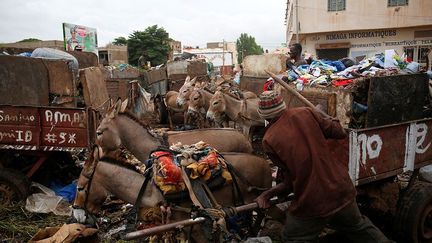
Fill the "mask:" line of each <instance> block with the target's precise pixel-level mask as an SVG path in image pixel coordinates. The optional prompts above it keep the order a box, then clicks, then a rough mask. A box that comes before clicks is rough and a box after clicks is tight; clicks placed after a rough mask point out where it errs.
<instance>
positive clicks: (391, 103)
mask: <svg viewBox="0 0 432 243" xmlns="http://www.w3.org/2000/svg"><path fill="white" fill-rule="evenodd" d="M428 82H429V80H428V78H427V76H426V74H410V75H396V76H387V77H374V78H371V79H370V85H369V95H368V97H369V98H368V112H367V118H366V127H374V126H382V125H386V124H394V123H400V122H404V121H410V120H417V119H421V118H423V117H424V114H423V109H424V106H426V105H428V104H429V89H428V84H429V83H428Z"/></svg>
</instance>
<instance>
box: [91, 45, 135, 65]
mask: <svg viewBox="0 0 432 243" xmlns="http://www.w3.org/2000/svg"><path fill="white" fill-rule="evenodd" d="M98 51H100V52H105V53H107V54H108V64H109V65H114V64H120V63H128V51H127V46H116V45H112V44H108V45H107V46H105V47H99V48H98Z"/></svg>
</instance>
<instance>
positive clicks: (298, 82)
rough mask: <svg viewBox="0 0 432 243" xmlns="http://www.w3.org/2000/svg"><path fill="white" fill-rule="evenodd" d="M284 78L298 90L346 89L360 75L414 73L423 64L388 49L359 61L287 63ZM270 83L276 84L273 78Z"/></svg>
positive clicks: (419, 69)
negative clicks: (295, 64)
mask: <svg viewBox="0 0 432 243" xmlns="http://www.w3.org/2000/svg"><path fill="white" fill-rule="evenodd" d="M287 67H288V70H287V73H286V75H284V76H285V77H284V79H285V81H287V82H288V83H293V84H294V85H295V86H296V88H297V90H303V88H304V87H313V86H317V87H334V88H344V87H347V86H348V85H350V84H352V83H353V82H354V81H355V80H356V79H358V78H368V77H377V76H391V75H399V74H414V73H419V72H420V71H421V67H420V64H419V63H417V62H409V61H408V59H407V58H406V56H405V55H402V56H399V55H398V54H397V53H396V51H395V50H386V51H385V52H384V53H381V54H377V55H375V56H373V57H370V58H365V59H363V60H362V61H360V62H357V61H356V60H355V59H353V58H344V59H341V60H337V61H329V60H313V61H312V62H311V63H310V64H305V65H301V66H298V67H295V66H293V65H290V63H287ZM268 82H269V83H268V84H267V86H269V85H271V84H272V83H274V81H273V80H272V79H271V78H270V79H269V80H268Z"/></svg>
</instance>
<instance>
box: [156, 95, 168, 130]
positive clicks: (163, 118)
mask: <svg viewBox="0 0 432 243" xmlns="http://www.w3.org/2000/svg"><path fill="white" fill-rule="evenodd" d="M158 100H159V102H158V104H157V111H156V112H157V117H158V122H159V123H160V124H167V122H168V110H167V107H166V105H165V102H164V101H163V98H159V99H158Z"/></svg>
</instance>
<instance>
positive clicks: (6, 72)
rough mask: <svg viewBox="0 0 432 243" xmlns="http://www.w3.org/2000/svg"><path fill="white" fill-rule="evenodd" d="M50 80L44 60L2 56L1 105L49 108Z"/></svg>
mask: <svg viewBox="0 0 432 243" xmlns="http://www.w3.org/2000/svg"><path fill="white" fill-rule="evenodd" d="M48 79H49V77H48V71H47V69H46V67H45V65H44V64H43V61H42V59H39V58H30V57H19V56H0V104H10V105H34V106H48V105H49V99H48V93H49V88H48V83H49V81H48Z"/></svg>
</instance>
